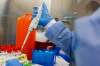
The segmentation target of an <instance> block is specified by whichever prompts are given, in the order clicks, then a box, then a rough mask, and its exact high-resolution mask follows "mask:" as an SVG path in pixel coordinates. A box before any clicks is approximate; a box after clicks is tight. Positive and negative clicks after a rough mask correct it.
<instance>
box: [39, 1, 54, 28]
mask: <svg viewBox="0 0 100 66" xmlns="http://www.w3.org/2000/svg"><path fill="white" fill-rule="evenodd" d="M51 20H52V17H51V16H50V15H49V13H48V9H47V6H46V4H45V3H43V5H42V15H41V18H40V21H39V25H41V26H43V27H44V26H46V25H47V24H48V23H49V22H50V21H51Z"/></svg>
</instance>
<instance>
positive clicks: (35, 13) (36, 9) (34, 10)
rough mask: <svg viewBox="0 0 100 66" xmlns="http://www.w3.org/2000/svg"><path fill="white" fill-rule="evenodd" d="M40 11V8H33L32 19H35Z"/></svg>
mask: <svg viewBox="0 0 100 66" xmlns="http://www.w3.org/2000/svg"><path fill="white" fill-rule="evenodd" d="M38 10H39V8H38V7H34V8H33V14H32V19H33V18H35V17H36V16H37V14H38Z"/></svg>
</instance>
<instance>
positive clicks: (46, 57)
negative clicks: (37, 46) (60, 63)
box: [32, 50, 56, 66]
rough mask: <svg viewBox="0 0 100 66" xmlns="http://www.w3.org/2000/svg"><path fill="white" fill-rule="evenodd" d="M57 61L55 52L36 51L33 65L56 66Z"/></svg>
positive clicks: (33, 56)
mask: <svg viewBox="0 0 100 66" xmlns="http://www.w3.org/2000/svg"><path fill="white" fill-rule="evenodd" d="M55 60H56V56H55V52H53V51H42V50H36V51H33V54H32V63H33V64H34V63H35V64H40V65H43V66H54V64H55Z"/></svg>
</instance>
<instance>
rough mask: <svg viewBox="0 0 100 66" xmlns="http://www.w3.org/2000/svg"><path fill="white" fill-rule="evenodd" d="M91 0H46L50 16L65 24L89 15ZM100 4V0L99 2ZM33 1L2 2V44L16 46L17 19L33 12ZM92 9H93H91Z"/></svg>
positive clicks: (0, 15)
mask: <svg viewBox="0 0 100 66" xmlns="http://www.w3.org/2000/svg"><path fill="white" fill-rule="evenodd" d="M90 1H91V0H46V4H47V6H48V9H49V12H50V14H51V15H52V16H53V17H54V18H58V19H60V20H62V21H64V22H65V23H66V22H68V21H67V20H68V19H69V21H72V22H70V23H68V24H71V27H72V23H73V19H74V18H76V17H81V16H85V15H88V14H89V12H88V11H87V8H86V6H87V4H88V3H89V2H90ZM97 1H98V2H100V0H97ZM33 2H34V1H32V0H0V44H15V41H16V39H15V38H16V36H15V34H16V22H17V18H18V17H19V16H21V15H23V14H25V13H27V12H32V11H33ZM91 8H92V7H91Z"/></svg>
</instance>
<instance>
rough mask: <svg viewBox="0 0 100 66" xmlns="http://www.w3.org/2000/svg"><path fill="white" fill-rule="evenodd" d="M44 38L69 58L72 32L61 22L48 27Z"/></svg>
mask: <svg viewBox="0 0 100 66" xmlns="http://www.w3.org/2000/svg"><path fill="white" fill-rule="evenodd" d="M46 36H47V38H48V39H49V40H50V41H52V42H53V43H54V44H55V45H56V46H58V47H60V48H61V49H63V50H64V51H65V52H66V54H67V55H69V56H70V54H71V48H72V47H71V46H72V32H71V31H70V30H69V29H68V28H66V27H65V25H64V24H63V23H62V22H57V23H55V24H53V25H52V26H51V27H49V28H48V30H47V32H46Z"/></svg>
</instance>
